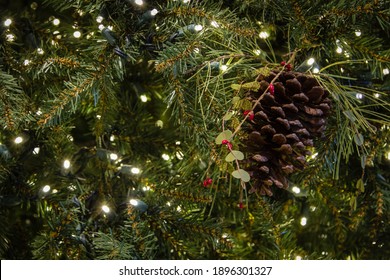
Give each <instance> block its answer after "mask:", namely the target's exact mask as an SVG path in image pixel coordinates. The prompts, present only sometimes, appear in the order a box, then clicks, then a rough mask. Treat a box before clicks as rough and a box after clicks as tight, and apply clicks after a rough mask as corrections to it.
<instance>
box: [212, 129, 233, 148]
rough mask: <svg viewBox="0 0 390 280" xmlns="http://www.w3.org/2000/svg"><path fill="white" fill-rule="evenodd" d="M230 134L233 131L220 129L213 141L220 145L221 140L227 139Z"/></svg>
mask: <svg viewBox="0 0 390 280" xmlns="http://www.w3.org/2000/svg"><path fill="white" fill-rule="evenodd" d="M232 135H233V132H231V131H230V130H225V131H222V132H221V133H220V134H219V135H218V136H217V138H215V143H216V144H218V145H220V144H222V141H223V140H229V139H230V138H231V137H232Z"/></svg>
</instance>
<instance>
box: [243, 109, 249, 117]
mask: <svg viewBox="0 0 390 280" xmlns="http://www.w3.org/2000/svg"><path fill="white" fill-rule="evenodd" d="M250 112H251V110H245V111H244V113H243V114H244V116H246V115H248V114H249V113H250Z"/></svg>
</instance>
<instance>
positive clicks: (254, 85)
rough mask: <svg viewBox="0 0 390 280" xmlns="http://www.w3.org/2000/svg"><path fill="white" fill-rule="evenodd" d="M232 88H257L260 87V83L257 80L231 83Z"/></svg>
mask: <svg viewBox="0 0 390 280" xmlns="http://www.w3.org/2000/svg"><path fill="white" fill-rule="evenodd" d="M231 87H232V89H234V90H240V89H246V90H255V91H256V90H258V89H259V88H260V83H259V82H256V81H255V82H249V83H245V84H241V85H239V84H232V85H231Z"/></svg>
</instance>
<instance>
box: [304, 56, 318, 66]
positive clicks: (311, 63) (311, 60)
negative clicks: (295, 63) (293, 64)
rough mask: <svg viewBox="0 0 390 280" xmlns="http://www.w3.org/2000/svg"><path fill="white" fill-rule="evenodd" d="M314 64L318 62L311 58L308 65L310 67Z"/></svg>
mask: <svg viewBox="0 0 390 280" xmlns="http://www.w3.org/2000/svg"><path fill="white" fill-rule="evenodd" d="M314 62H316V60H315V59H314V58H312V57H311V58H309V59H308V60H307V62H306V64H307V65H309V66H311V65H313V64H314Z"/></svg>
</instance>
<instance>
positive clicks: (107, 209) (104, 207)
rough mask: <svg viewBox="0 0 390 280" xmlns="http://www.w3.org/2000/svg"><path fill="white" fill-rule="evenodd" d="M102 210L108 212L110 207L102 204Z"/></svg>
mask: <svg viewBox="0 0 390 280" xmlns="http://www.w3.org/2000/svg"><path fill="white" fill-rule="evenodd" d="M102 210H103V212H104V213H110V208H109V207H108V206H107V205H103V206H102Z"/></svg>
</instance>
